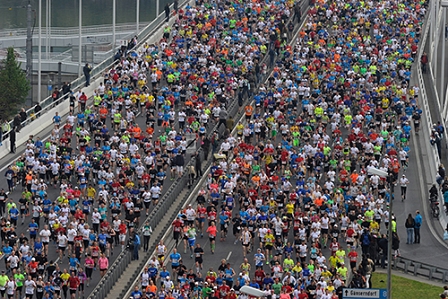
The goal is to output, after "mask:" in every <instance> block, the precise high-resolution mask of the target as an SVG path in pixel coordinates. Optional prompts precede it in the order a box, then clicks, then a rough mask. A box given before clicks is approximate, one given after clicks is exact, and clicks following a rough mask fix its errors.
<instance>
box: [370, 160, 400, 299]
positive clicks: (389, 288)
mask: <svg viewBox="0 0 448 299" xmlns="http://www.w3.org/2000/svg"><path fill="white" fill-rule="evenodd" d="M367 173H368V174H370V175H373V174H376V175H378V176H379V177H380V178H382V179H386V180H389V174H388V173H387V171H384V170H381V169H378V168H375V167H369V168H367ZM386 184H389V186H390V199H389V226H388V236H387V299H392V240H393V238H392V220H393V219H392V204H393V200H392V199H393V192H394V191H393V190H394V187H393V186H394V184H393V183H392V182H387V181H386Z"/></svg>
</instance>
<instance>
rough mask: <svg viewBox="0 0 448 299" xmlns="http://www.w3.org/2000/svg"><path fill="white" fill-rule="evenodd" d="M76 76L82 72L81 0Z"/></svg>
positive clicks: (80, 6) (80, 4)
mask: <svg viewBox="0 0 448 299" xmlns="http://www.w3.org/2000/svg"><path fill="white" fill-rule="evenodd" d="M78 17H79V28H78V31H79V33H78V34H79V40H78V76H79V77H80V76H81V74H82V57H81V56H82V0H79V15H78Z"/></svg>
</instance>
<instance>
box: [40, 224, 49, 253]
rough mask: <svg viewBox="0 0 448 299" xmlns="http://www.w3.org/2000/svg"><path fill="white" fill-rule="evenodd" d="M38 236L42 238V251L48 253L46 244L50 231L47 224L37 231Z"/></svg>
mask: <svg viewBox="0 0 448 299" xmlns="http://www.w3.org/2000/svg"><path fill="white" fill-rule="evenodd" d="M39 236H40V238H41V240H42V244H43V245H44V253H45V255H48V244H49V243H50V237H51V231H50V230H49V229H48V225H45V226H44V228H43V229H42V230H41V231H40V232H39Z"/></svg>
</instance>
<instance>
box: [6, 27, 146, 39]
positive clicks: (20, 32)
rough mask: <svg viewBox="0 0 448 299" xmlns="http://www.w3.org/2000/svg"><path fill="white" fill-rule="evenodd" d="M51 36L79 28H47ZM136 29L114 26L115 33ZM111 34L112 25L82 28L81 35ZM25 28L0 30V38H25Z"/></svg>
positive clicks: (67, 34)
mask: <svg viewBox="0 0 448 299" xmlns="http://www.w3.org/2000/svg"><path fill="white" fill-rule="evenodd" d="M140 25H141V26H142V27H143V26H147V25H148V23H141V24H140ZM49 29H50V32H51V35H52V36H70V35H75V36H77V35H78V34H79V27H51V28H49ZM136 29H137V27H136V24H135V23H122V24H117V25H115V31H117V32H125V31H134V32H135V30H136ZM42 32H46V27H42ZM110 32H112V24H107V25H98V26H96V25H92V26H83V27H82V34H83V35H89V34H99V33H110ZM26 34H27V28H11V29H3V30H0V38H2V37H11V36H26Z"/></svg>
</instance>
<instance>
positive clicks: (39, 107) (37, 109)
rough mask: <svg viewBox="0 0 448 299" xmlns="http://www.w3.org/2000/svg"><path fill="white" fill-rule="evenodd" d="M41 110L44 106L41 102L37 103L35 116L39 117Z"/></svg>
mask: <svg viewBox="0 0 448 299" xmlns="http://www.w3.org/2000/svg"><path fill="white" fill-rule="evenodd" d="M40 111H42V107H41V106H40V104H39V103H37V104H36V106H34V115H35V117H39V116H40V113H39V112H40Z"/></svg>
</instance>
